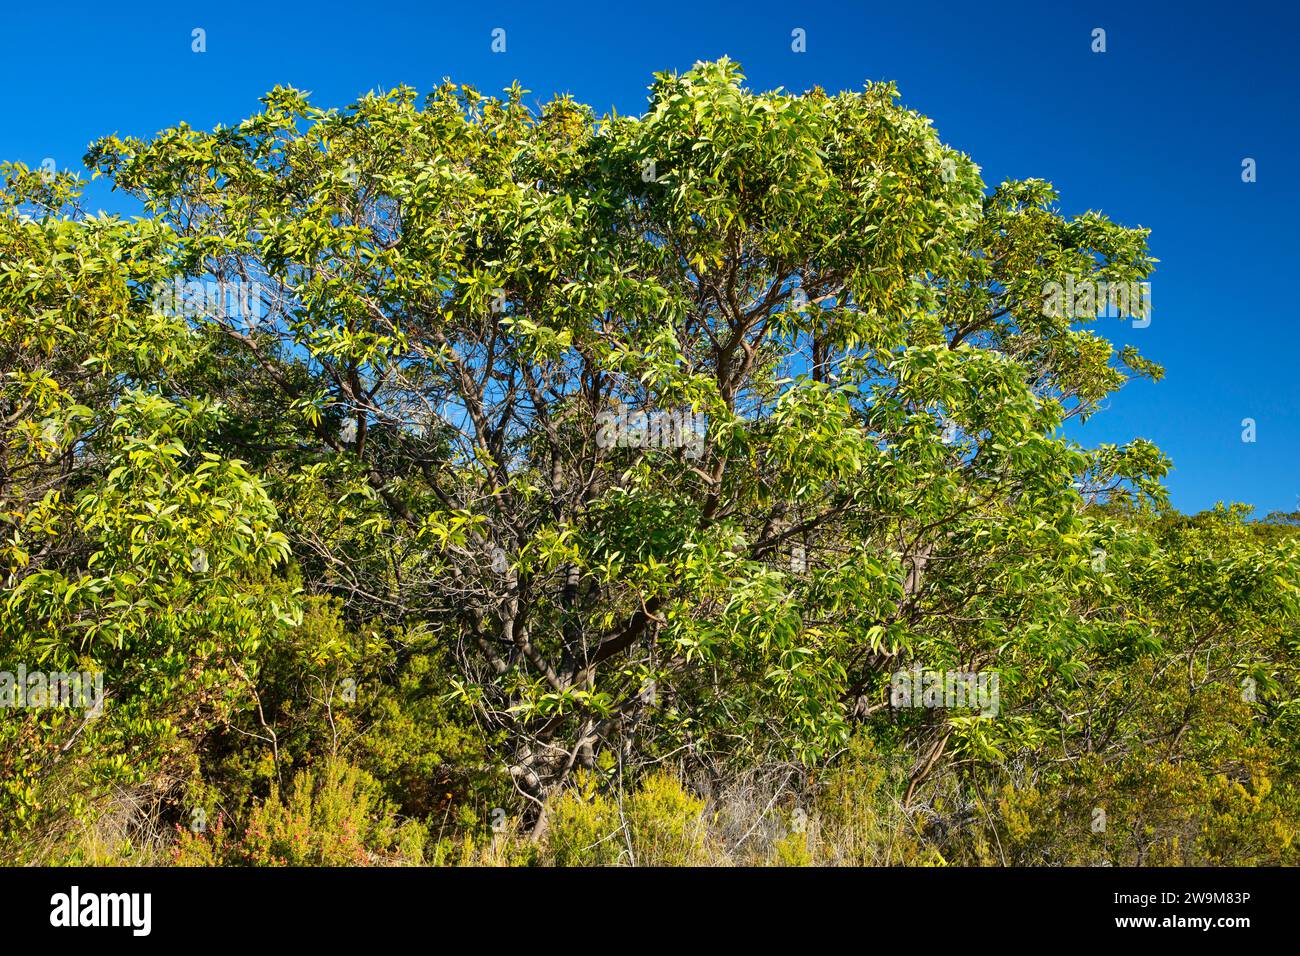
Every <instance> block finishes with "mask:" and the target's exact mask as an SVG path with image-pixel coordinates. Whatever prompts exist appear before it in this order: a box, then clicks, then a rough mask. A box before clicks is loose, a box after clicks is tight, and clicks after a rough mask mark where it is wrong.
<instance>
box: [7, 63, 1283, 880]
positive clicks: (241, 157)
mask: <svg viewBox="0 0 1300 956" xmlns="http://www.w3.org/2000/svg"><path fill="white" fill-rule="evenodd" d="M87 164H88V166H89V167H90V168H91V169H92V170H94V173H95V175H97V176H98V175H104V176H107V177H109V178H110V180H111V182H112V183H113V185H114V187H115V188H116V189H118V190H121V191H123V192H125V193H126V194H128V195H129V196H131V197H134V199H135V200H138V202H139V203H140V206H141V210H142V213H143V215H142V216H141V217H139V218H136V219H132V220H126V219H122V218H117V217H111V216H105V215H87V214H86V213H85V212H84V211H83V210H82V209H81V208H80V205H79V188H80V187H79V185H78V182H77V181H76V180H75V179H74V178H73V177H69V176H66V175H57V176H50V175H41V174H39V173H34V172H31V171H28V170H26V169H24V168H22V167H19V166H14V167H8V168H7V176H6V179H5V184H4V190H3V193H0V428H2V431H0V574H3V575H4V580H3V595H2V600H0V670H4V671H10V672H12V671H15V670H16V669H17V668H18V666H19V665H20V664H21V665H23V666H25V667H26V668H27V669H28V670H34V669H38V668H40V669H45V670H49V671H67V670H74V669H76V670H81V671H102V673H103V674H104V685H105V703H104V706H103V708H102V713H99V714H97V715H94V716H93V718H92V717H88V716H87V715H86V714H83V713H80V712H77V711H75V710H68V709H58V708H27V709H19V708H12V709H6V710H2V711H0V845H2V846H3V847H4V858H5V861H6V862H11V863H12V862H24V861H75V860H90V861H99V860H124V859H126V860H130V859H140V860H157V859H172V860H175V861H178V862H182V863H207V864H213V863H240V864H272V863H279V864H285V863H288V864H313V863H319V864H337V863H364V862H375V863H381V862H387V863H393V862H407V863H410V862H448V863H451V862H460V863H469V862H503V863H532V862H554V863H558V864H568V863H616V862H620V861H630V862H636V863H647V862H649V863H655V862H658V863H681V864H691V863H710V862H739V863H768V862H775V863H790V864H801V863H831V862H833V863H857V864H877V863H881V864H883V863H899V862H903V863H940V864H941V863H945V862H950V863H951V862H957V863H1001V864H1035V863H1090V862H1115V863H1138V864H1158V863H1268V862H1274V863H1275V862H1294V861H1295V860H1296V856H1297V844H1296V842H1295V841H1296V825H1297V821H1298V820H1300V790H1298V789H1297V788H1298V786H1300V779H1298V778H1297V770H1298V769H1300V767H1298V765H1297V756H1298V754H1297V748H1296V744H1295V741H1296V740H1297V739H1300V735H1298V734H1297V731H1298V730H1300V727H1298V726H1297V704H1296V694H1297V663H1300V657H1298V656H1297V634H1300V631H1297V627H1296V625H1297V622H1298V618H1300V606H1298V605H1297V583H1298V582H1300V573H1298V572H1300V538H1298V537H1297V530H1296V527H1295V524H1296V523H1295V520H1294V518H1293V517H1288V516H1275V517H1273V518H1270V519H1268V520H1265V521H1257V520H1250V518H1251V516H1250V513H1249V509H1245V508H1241V507H1221V508H1219V509H1217V510H1215V511H1213V512H1209V513H1205V514H1201V515H1197V516H1191V517H1188V516H1183V515H1180V514H1178V513H1176V512H1174V511H1173V510H1171V509H1170V508H1169V507H1168V504H1167V502H1166V499H1165V496H1164V492H1163V490H1162V487H1161V484H1160V480H1161V478H1162V477H1163V476H1164V474H1165V473H1166V471H1167V469H1168V462H1167V461H1166V459H1165V458H1164V456H1163V455H1161V454H1160V452H1159V451H1158V450H1157V449H1156V448H1154V447H1153V446H1152V445H1151V444H1150V443H1148V442H1146V441H1143V440H1140V439H1139V440H1135V441H1133V442H1132V443H1131V444H1128V445H1124V446H1121V447H1116V446H1103V447H1101V448H1097V449H1085V448H1082V447H1079V446H1078V445H1077V444H1075V443H1074V442H1072V441H1070V440H1068V439H1067V438H1065V437H1063V431H1062V426H1063V424H1064V423H1065V422H1066V421H1067V420H1068V419H1071V418H1076V417H1083V418H1086V417H1087V416H1089V415H1091V414H1093V413H1094V412H1096V411H1098V410H1099V408H1100V407H1101V405H1102V403H1103V402H1104V401H1105V399H1106V398H1107V396H1109V395H1111V394H1112V393H1113V392H1114V391H1115V390H1117V389H1118V388H1120V387H1121V386H1122V385H1123V384H1124V383H1125V382H1126V381H1127V380H1128V379H1130V378H1132V377H1146V378H1152V379H1158V378H1159V377H1160V375H1161V374H1162V373H1161V369H1160V368H1159V366H1157V365H1155V364H1154V363H1152V362H1151V361H1150V360H1148V359H1146V358H1144V357H1143V356H1141V355H1139V354H1138V353H1137V352H1136V351H1135V350H1133V349H1128V348H1126V349H1123V350H1120V351H1117V350H1116V349H1114V348H1113V347H1112V346H1111V344H1110V342H1109V341H1108V340H1107V338H1106V337H1105V336H1104V335H1102V334H1100V333H1099V332H1098V331H1097V330H1095V329H1093V328H1091V327H1090V326H1091V325H1092V323H1094V322H1095V321H1096V317H1095V315H1093V314H1091V313H1088V314H1080V312H1079V310H1077V309H1064V310H1063V309H1061V308H1059V307H1057V306H1056V304H1053V306H1052V307H1045V296H1046V295H1047V291H1046V290H1047V289H1048V288H1049V287H1051V286H1052V284H1053V283H1061V284H1063V283H1066V282H1067V281H1070V282H1074V283H1083V282H1086V281H1089V280H1091V281H1094V282H1102V283H1109V284H1128V283H1133V282H1137V281H1140V280H1142V279H1144V278H1145V277H1146V276H1147V275H1148V274H1149V273H1150V272H1151V270H1152V268H1153V265H1154V262H1153V260H1152V259H1151V258H1150V256H1149V255H1148V253H1147V247H1146V239H1147V234H1146V232H1145V231H1144V230H1141V229H1132V228H1125V227H1123V226H1120V225H1117V224H1115V223H1112V222H1110V221H1109V220H1107V219H1106V218H1105V217H1103V216H1101V215H1099V214H1096V213H1088V214H1086V215H1083V216H1080V217H1077V218H1067V217H1065V216H1063V215H1062V214H1061V213H1060V212H1059V210H1058V208H1057V206H1056V195H1055V193H1054V191H1053V190H1052V188H1051V187H1050V185H1048V184H1047V183H1045V182H1042V181H1038V180H1028V181H1023V182H1008V183H1004V184H1002V185H1001V186H999V187H997V188H994V189H987V188H986V187H985V185H984V183H983V181H982V180H981V178H980V175H979V169H978V167H977V166H976V165H975V164H974V163H973V162H972V161H971V160H970V159H969V158H968V157H966V156H964V155H963V154H961V153H959V152H957V151H955V150H953V149H951V148H949V147H947V146H945V145H944V144H943V143H941V142H940V140H939V139H938V137H937V136H936V134H935V132H934V130H933V129H932V128H931V126H930V124H929V122H928V121H927V120H926V119H925V118H924V117H922V116H920V115H918V114H917V113H915V112H912V111H910V110H908V109H905V108H904V107H902V106H901V105H900V104H899V102H898V97H897V93H896V91H895V90H894V89H893V88H892V87H891V86H888V85H869V86H868V87H866V89H865V90H864V91H863V92H860V93H840V94H836V95H828V94H826V93H824V92H823V91H821V90H813V91H811V92H808V93H806V94H803V95H791V94H787V93H782V92H775V93H764V94H757V93H753V92H751V91H749V90H748V89H746V88H745V87H744V86H743V78H742V77H741V75H740V72H739V70H738V68H737V67H736V65H735V64H733V63H730V62H728V61H725V60H724V61H720V62H716V63H706V64H700V65H697V67H696V68H695V69H694V70H692V71H691V72H689V73H686V74H684V75H676V74H663V75H659V76H657V77H656V79H655V83H654V85H653V87H652V89H651V94H650V101H649V105H648V107H647V109H646V111H645V113H644V114H643V115H641V116H639V117H625V116H605V117H596V116H595V115H593V113H592V112H591V111H590V110H589V109H588V108H586V107H584V106H582V105H580V104H578V103H575V102H573V101H571V100H569V99H566V98H560V99H557V100H555V101H553V102H551V103H549V104H547V105H545V106H543V107H541V108H539V109H532V108H530V107H528V106H527V105H526V104H525V93H524V91H523V90H520V89H518V88H513V89H511V90H509V91H507V93H506V94H505V95H504V96H503V97H502V98H499V99H497V98H490V97H485V96H482V95H480V94H478V93H477V92H475V91H474V90H471V89H468V88H465V87H458V86H454V85H451V84H447V85H444V86H443V87H440V88H439V89H437V90H435V91H434V92H433V93H431V94H430V95H429V96H428V97H427V98H424V99H423V100H421V99H419V98H417V94H416V93H415V92H414V91H413V90H410V89H405V88H403V89H398V90H395V91H392V92H390V93H387V94H384V95H371V96H367V97H365V98H364V99H362V100H360V101H359V102H358V103H356V104H355V105H354V106H353V107H351V108H349V109H347V110H344V111H335V110H322V109H319V108H317V107H314V106H312V105H311V104H310V103H309V101H308V100H307V98H306V96H304V95H303V94H302V93H300V92H298V91H296V90H292V89H284V88H278V89H276V90H274V91H272V92H271V93H270V94H268V95H267V96H266V97H265V98H264V100H263V109H262V111H261V112H259V113H258V114H256V115H255V116H253V117H251V118H250V119H248V120H246V121H244V122H242V123H240V124H239V125H237V126H234V127H230V128H218V129H216V130H214V131H212V132H201V131H197V130H194V129H191V128H189V127H186V126H181V127H177V128H175V129H170V130H166V131H164V132H162V133H160V134H158V135H157V136H156V137H155V138H153V139H152V140H149V141H140V140H135V139H124V138H119V137H108V138H106V139H104V140H101V141H100V142H98V143H96V144H95V145H94V146H93V147H92V148H91V150H90V152H89V154H88V155H87ZM232 290H233V295H232V294H231V292H232ZM1085 311H1086V310H1085ZM1170 321H1175V319H1172V318H1171V319H1170ZM1229 491H1230V489H1229ZM912 668H923V669H925V670H927V671H958V672H962V673H976V672H979V673H996V675H997V678H998V685H997V687H998V695H999V700H998V706H997V707H996V708H994V709H993V710H992V711H989V710H988V709H985V710H980V709H977V708H972V707H956V708H953V707H947V708H937V707H917V708H899V707H895V706H891V679H892V675H894V674H896V673H897V672H900V671H908V670H910V669H912Z"/></svg>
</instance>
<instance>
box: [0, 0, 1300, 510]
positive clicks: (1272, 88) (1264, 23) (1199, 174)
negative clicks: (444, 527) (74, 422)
mask: <svg viewBox="0 0 1300 956" xmlns="http://www.w3.org/2000/svg"><path fill="white" fill-rule="evenodd" d="M1139 6H1140V7H1141V9H1137V7H1139ZM1297 11H1298V8H1297V6H1296V5H1294V4H1290V3H1285V2H1282V0H1276V2H1272V3H1258V2H1252V0H1243V2H1235V3H1231V4H1223V3H1213V4H1211V3H1198V2H1184V3H1177V4H1174V3H1169V4H1137V3H1132V2H1129V3H1112V2H1070V3H1051V2H1039V3H998V4H979V5H974V4H969V3H949V2H938V0H929V2H917V3H908V4H899V3H890V4H883V3H820V2H800V3H769V2H746V3H743V4H741V3H736V4H723V3H709V2H704V0H696V2H691V3H672V2H666V0H661V2H657V3H602V4H560V3H547V4H533V3H522V2H514V3H486V4H481V5H471V4H456V5H452V6H450V8H448V7H447V6H444V5H441V4H433V3H429V2H427V0H426V2H423V3H399V2H385V3H368V4H351V3H347V4H345V3H323V2H316V3H271V2H264V3H258V4H252V3H242V2H225V3H221V4H213V3H201V4H200V3H178V2H168V3H159V2H143V3H136V4H132V5H118V4H113V5H104V4H93V5H92V4H82V3H77V2H70V3H69V2H65V3H60V4H14V5H11V6H10V7H9V8H8V9H7V10H6V12H5V26H4V29H3V30H2V31H0V85H2V88H3V89H4V90H5V92H6V94H7V96H6V100H7V110H6V112H7V116H6V120H7V121H6V122H5V123H4V124H3V125H2V126H0V158H3V159H9V160H19V161H22V162H26V163H28V164H29V165H33V166H34V165H38V164H40V163H41V162H42V161H43V160H44V159H45V158H46V157H50V158H53V159H54V160H55V162H56V164H57V165H58V166H60V167H68V166H74V165H78V164H79V163H80V158H81V156H82V155H83V153H84V151H85V147H86V145H87V144H88V143H89V142H90V141H91V140H93V139H94V138H95V137H97V136H100V135H103V134H107V133H112V132H119V133H122V134H134V135H149V134H152V133H154V132H155V131H157V130H159V129H162V128H164V127H166V126H169V125H172V124H174V123H176V122H178V121H181V120H184V121H187V122H189V123H191V124H192V125H194V126H198V127H210V126H212V125H215V124H217V123H233V122H237V121H238V120H240V119H242V118H243V117H244V116H246V115H247V114H248V113H250V112H252V111H254V110H255V109H256V108H257V97H258V96H259V95H260V94H262V93H263V92H265V91H266V90H268V89H270V88H271V87H272V86H274V85H275V84H277V83H285V84H291V85H294V86H297V87H300V88H302V89H306V90H310V91H311V92H312V93H313V99H314V101H315V102H317V103H318V104H320V105H327V106H345V105H346V104H347V103H349V102H350V101H351V100H352V99H354V98H355V97H356V96H357V95H358V94H360V93H362V92H364V91H366V90H368V89H371V88H374V87H389V86H394V85H396V84H398V83H407V84H410V85H412V86H415V87H417V88H419V89H421V90H427V89H428V88H429V87H430V86H432V85H434V84H435V83H437V82H438V81H439V80H440V79H441V78H443V77H450V78H451V79H453V80H455V81H457V82H464V83H470V84H473V85H475V86H477V87H479V88H480V89H482V90H484V91H486V92H495V91H499V90H500V89H501V88H503V87H505V86H506V85H508V84H509V83H510V81H511V80H514V79H518V80H519V81H520V82H521V83H522V84H523V85H524V86H525V88H527V89H529V90H531V91H533V94H532V95H533V96H534V98H535V99H536V100H537V101H538V102H541V101H544V100H545V99H548V98H549V97H550V96H551V95H552V94H553V93H557V92H568V93H572V94H573V95H574V96H575V97H576V98H578V99H580V100H582V101H584V102H587V103H590V104H592V105H593V106H595V107H597V108H598V109H609V108H616V109H618V110H619V111H620V112H624V113H635V112H639V111H640V110H641V108H642V106H643V105H644V103H645V95H646V92H645V91H646V87H647V86H648V84H649V83H650V79H651V74H652V73H653V72H655V71H657V70H664V69H687V68H689V67H690V66H691V64H692V63H694V62H695V61H696V60H700V59H712V58H716V57H719V56H722V55H726V56H730V57H731V58H732V59H735V60H739V61H740V63H741V64H742V65H743V67H744V69H745V72H746V74H747V76H748V77H749V82H750V85H751V86H753V87H755V88H762V89H768V88H773V87H777V86H781V87H785V88H786V89H790V90H796V91H802V90H805V89H807V88H809V87H811V86H814V85H820V86H822V87H824V88H826V89H828V90H839V89H857V88H860V86H861V85H862V83H863V82H864V81H866V80H868V79H873V80H893V81H895V82H896V83H897V84H898V86H899V89H900V91H901V93H902V98H903V101H904V102H905V103H906V104H907V105H908V106H910V107H913V108H915V109H917V110H919V111H920V112H922V113H924V114H926V115H927V116H930V117H931V118H932V119H933V120H934V123H935V126H936V128H937V129H938V131H939V134H940V136H941V137H942V138H943V139H944V140H945V141H946V142H948V143H949V144H951V145H953V146H955V147H957V148H959V149H961V150H964V151H965V152H967V153H969V154H970V155H971V156H972V157H973V158H974V160H975V161H976V162H977V163H979V164H980V165H981V166H982V168H983V171H984V177H985V180H986V182H988V183H990V184H993V183H997V182H1000V181H1002V180H1003V179H1007V178H1023V177H1029V176H1034V177H1041V178H1044V179H1048V180H1050V181H1051V182H1053V183H1054V184H1055V185H1056V186H1057V188H1058V189H1059V190H1060V193H1061V206H1062V209H1063V210H1064V211H1065V212H1066V213H1067V214H1077V213H1080V212H1083V211H1085V210H1088V209H1098V210H1100V211H1102V212H1104V213H1106V214H1107V215H1108V216H1110V217H1111V218H1113V219H1115V220H1117V221H1119V222H1122V223H1124V224H1126V225H1142V226H1147V227H1150V228H1151V229H1152V230H1153V235H1152V240H1151V245H1152V251H1153V254H1154V255H1155V256H1156V257H1157V258H1158V259H1160V260H1161V262H1160V265H1159V266H1158V268H1157V271H1156V273H1155V275H1154V276H1153V277H1152V303H1153V315H1152V322H1151V325H1150V327H1149V328H1145V329H1132V328H1128V327H1126V326H1125V325H1122V324H1121V323H1120V322H1118V321H1117V320H1109V321H1107V320H1103V325H1102V328H1103V329H1104V330H1106V331H1107V333H1108V334H1110V335H1111V336H1112V338H1114V339H1115V340H1116V341H1117V342H1122V341H1127V342H1132V343H1133V344H1136V345H1138V346H1139V347H1140V348H1141V349H1142V350H1143V352H1144V353H1145V354H1147V355H1148V356H1149V357H1151V358H1153V359H1155V360H1156V361H1158V362H1161V363H1162V364H1164V365H1165V367H1166V370H1167V373H1168V374H1167V377H1166V379H1165V380H1164V381H1163V382H1161V383H1159V384H1156V385H1150V384H1146V383H1139V384H1135V385H1133V386H1131V387H1129V388H1127V389H1125V390H1124V391H1123V392H1121V393H1120V394H1119V395H1118V396H1116V397H1115V398H1114V399H1113V400H1112V401H1111V403H1110V407H1109V408H1108V409H1107V410H1106V411H1105V412H1104V413H1103V414H1101V415H1099V416H1097V417H1096V418H1094V419H1093V420H1092V421H1091V422H1089V423H1088V424H1087V425H1086V426H1085V427H1084V428H1083V429H1082V430H1081V431H1077V432H1076V434H1077V436H1078V437H1079V438H1080V439H1081V440H1082V441H1084V442H1085V443H1086V444H1090V445H1091V444H1097V443H1099V442H1102V441H1124V440H1127V439H1128V438H1131V437H1135V436H1141V437H1145V438H1149V439H1151V440H1153V441H1154V442H1156V444H1158V445H1159V446H1160V447H1161V448H1162V449H1164V451H1165V452H1166V453H1167V454H1169V455H1170V456H1171V457H1172V458H1173V461H1174V471H1173V473H1172V475H1171V476H1170V478H1169V482H1168V484H1169V487H1170V490H1171V493H1172V497H1173V501H1174V503H1175V504H1176V505H1177V506H1178V507H1180V508H1182V509H1183V510H1187V511H1195V510H1199V509H1202V508H1207V507H1211V506H1212V505H1213V504H1214V503H1215V502H1216V501H1220V500H1226V501H1242V502H1246V503H1249V504H1253V505H1255V506H1257V508H1258V509H1259V511H1260V513H1263V512H1267V511H1271V510H1287V511H1292V510H1296V509H1297V508H1300V474H1297V467H1296V466H1297V463H1298V462H1300V453H1298V452H1300V385H1297V375H1296V371H1295V362H1296V356H1297V349H1296V338H1295V328H1296V324H1297V319H1298V318H1300V306H1298V305H1297V301H1296V298H1295V297H1294V291H1295V286H1296V284H1297V283H1296V280H1297V277H1298V276H1300V241H1297V223H1298V222H1300V217H1298V216H1297V213H1298V212H1300V185H1298V182H1300V124H1298V123H1297V119H1300V115H1298V114H1300V109H1298V108H1297V98H1298V96H1300V57H1298V56H1297V55H1296V54H1297V49H1296V48H1297V44H1298V42H1300V40H1298V38H1300V12H1297ZM196 27H201V28H203V29H204V30H206V33H207V52H206V53H203V54H195V53H193V52H191V30H193V29H194V28H196ZM497 27H500V28H502V29H504V30H506V52H505V53H504V54H495V53H493V52H492V51H491V33H492V30H493V29H494V28H497ZM1096 27H1101V28H1103V29H1105V30H1106V41H1107V50H1106V52H1105V53H1093V52H1092V51H1091V44H1092V37H1091V34H1092V30H1093V29H1094V28H1096ZM795 28H802V29H803V30H805V31H806V34H807V52H806V53H802V54H800V53H794V52H792V50H791V39H790V37H791V31H792V30H793V29H795ZM1246 157H1250V158H1253V159H1255V160H1256V163H1257V171H1258V180H1257V182H1254V183H1250V184H1247V183H1243V182H1242V180H1241V163H1242V160H1243V159H1244V158H1246ZM92 199H93V200H94V201H95V202H97V203H102V204H103V205H104V206H105V207H106V208H108V209H115V208H125V207H121V206H120V205H119V204H118V203H116V202H114V201H113V200H112V199H110V198H108V197H106V196H104V195H102V194H101V193H100V192H99V191H98V190H97V191H96V192H95V193H93V194H92ZM1245 418H1252V419H1254V420H1255V422H1256V428H1257V440H1256V441H1255V442H1254V443H1253V444H1250V443H1245V442H1243V441H1242V440H1241V435H1242V420H1243V419H1245Z"/></svg>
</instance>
